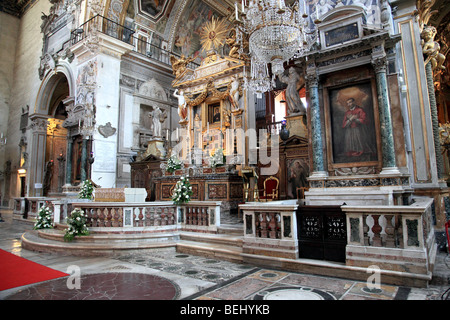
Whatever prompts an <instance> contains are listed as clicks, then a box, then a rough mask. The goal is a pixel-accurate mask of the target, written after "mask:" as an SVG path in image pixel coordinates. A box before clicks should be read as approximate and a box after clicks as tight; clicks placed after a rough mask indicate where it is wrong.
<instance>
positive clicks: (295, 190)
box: [286, 159, 309, 199]
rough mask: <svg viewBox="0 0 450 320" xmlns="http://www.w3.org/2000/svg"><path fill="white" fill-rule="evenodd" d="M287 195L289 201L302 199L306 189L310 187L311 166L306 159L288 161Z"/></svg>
mask: <svg viewBox="0 0 450 320" xmlns="http://www.w3.org/2000/svg"><path fill="white" fill-rule="evenodd" d="M286 175H287V177H286V181H287V190H286V194H287V197H288V199H298V198H301V197H302V194H303V192H304V189H302V188H307V187H308V181H307V180H306V178H307V177H309V166H308V162H307V161H306V160H305V159H287V161H286Z"/></svg>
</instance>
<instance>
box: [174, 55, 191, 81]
mask: <svg viewBox="0 0 450 320" xmlns="http://www.w3.org/2000/svg"><path fill="white" fill-rule="evenodd" d="M194 60H195V58H186V57H185V55H184V54H182V55H181V57H180V58H176V57H175V56H170V63H171V64H172V70H173V74H174V75H175V79H179V78H180V77H181V76H182V75H183V74H184V72H185V71H186V66H187V65H188V63H189V62H192V61H194Z"/></svg>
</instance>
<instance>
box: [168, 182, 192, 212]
mask: <svg viewBox="0 0 450 320" xmlns="http://www.w3.org/2000/svg"><path fill="white" fill-rule="evenodd" d="M191 196H192V186H191V183H190V182H189V178H187V177H183V176H182V177H180V180H178V181H177V184H176V185H175V187H174V189H173V194H172V201H173V203H174V204H176V205H179V204H183V203H187V202H189V201H190V200H191Z"/></svg>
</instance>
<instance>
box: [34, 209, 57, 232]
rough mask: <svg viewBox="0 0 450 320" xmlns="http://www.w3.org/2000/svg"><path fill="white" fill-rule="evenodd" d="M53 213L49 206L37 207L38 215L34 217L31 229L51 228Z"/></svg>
mask: <svg viewBox="0 0 450 320" xmlns="http://www.w3.org/2000/svg"><path fill="white" fill-rule="evenodd" d="M52 221H53V213H52V211H51V210H50V208H49V207H47V206H43V207H41V208H40V209H39V212H38V216H37V217H36V223H35V224H34V227H33V229H34V230H37V229H49V228H53V224H52Z"/></svg>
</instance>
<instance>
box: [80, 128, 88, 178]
mask: <svg viewBox="0 0 450 320" xmlns="http://www.w3.org/2000/svg"><path fill="white" fill-rule="evenodd" d="M86 166H87V139H86V138H85V137H83V141H82V143H81V178H80V180H81V181H84V180H86V177H87V168H86Z"/></svg>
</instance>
